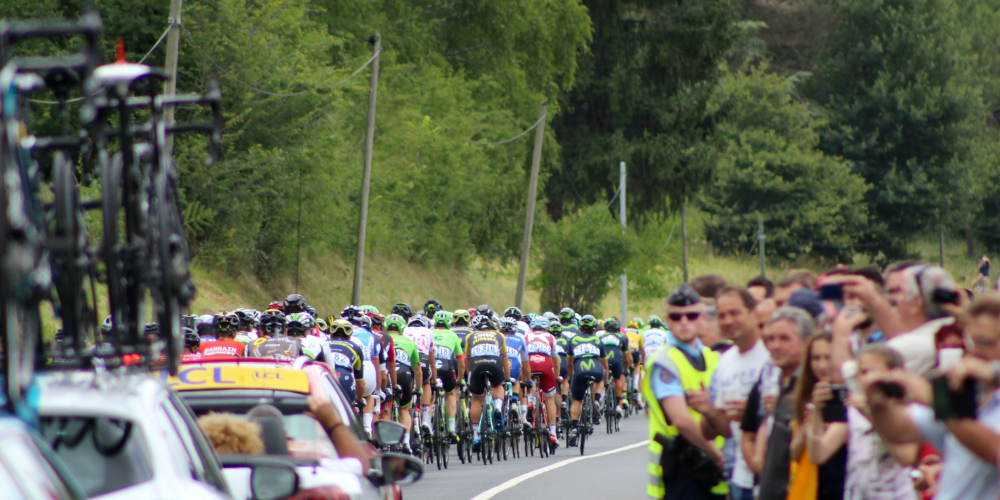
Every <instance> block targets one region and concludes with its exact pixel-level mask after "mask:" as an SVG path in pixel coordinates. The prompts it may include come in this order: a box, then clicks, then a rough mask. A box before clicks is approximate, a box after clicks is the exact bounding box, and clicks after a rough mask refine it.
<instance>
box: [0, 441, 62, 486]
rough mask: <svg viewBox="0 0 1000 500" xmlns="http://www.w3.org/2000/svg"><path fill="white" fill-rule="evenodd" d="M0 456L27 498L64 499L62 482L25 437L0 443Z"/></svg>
mask: <svg viewBox="0 0 1000 500" xmlns="http://www.w3.org/2000/svg"><path fill="white" fill-rule="evenodd" d="M0 455H2V456H3V460H4V462H5V463H6V464H7V466H8V467H10V469H11V473H12V475H14V476H15V477H17V479H18V482H19V483H20V484H21V487H23V488H24V492H25V494H27V495H28V497H29V498H66V497H68V496H69V494H68V493H67V491H66V489H65V488H63V486H62V481H61V480H60V479H59V476H57V475H56V473H55V471H54V470H52V467H50V466H49V464H48V462H47V461H46V460H45V459H44V458H43V457H42V455H41V452H40V451H39V450H38V448H37V447H36V446H35V444H34V443H32V442H31V441H29V440H28V438H27V437H26V436H15V437H13V438H10V439H5V440H4V441H3V442H2V443H0Z"/></svg>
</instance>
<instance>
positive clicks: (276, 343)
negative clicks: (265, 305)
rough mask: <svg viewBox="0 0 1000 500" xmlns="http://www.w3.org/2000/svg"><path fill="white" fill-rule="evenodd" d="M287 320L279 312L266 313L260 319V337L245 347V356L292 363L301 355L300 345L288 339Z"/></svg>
mask: <svg viewBox="0 0 1000 500" xmlns="http://www.w3.org/2000/svg"><path fill="white" fill-rule="evenodd" d="M287 328H288V320H287V319H286V318H285V315H284V314H282V313H281V312H279V311H277V310H274V311H267V312H265V313H264V315H263V316H261V317H260V337H258V338H257V340H254V341H253V343H251V344H250V345H249V346H247V356H250V357H255V358H272V357H273V358H275V359H283V360H289V361H294V360H295V358H297V357H299V354H301V353H302V346H301V345H300V343H299V342H298V341H297V340H295V339H293V338H291V337H289V336H288V334H287V332H288V329H287Z"/></svg>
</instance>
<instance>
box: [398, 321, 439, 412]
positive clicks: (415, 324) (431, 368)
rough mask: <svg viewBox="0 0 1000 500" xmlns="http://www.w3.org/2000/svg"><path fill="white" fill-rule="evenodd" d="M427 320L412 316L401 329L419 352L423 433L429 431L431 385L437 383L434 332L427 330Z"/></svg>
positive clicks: (431, 399) (431, 398)
mask: <svg viewBox="0 0 1000 500" xmlns="http://www.w3.org/2000/svg"><path fill="white" fill-rule="evenodd" d="M429 326H430V325H429V320H428V319H427V317H426V316H414V317H412V318H410V321H408V322H407V324H406V328H404V329H403V335H404V336H405V337H406V338H408V339H410V340H412V341H413V343H414V344H417V350H418V351H420V375H421V376H420V380H422V381H423V383H424V384H423V385H422V386H421V387H420V389H418V392H419V393H420V413H421V427H422V428H423V430H424V431H430V428H431V427H430V418H428V417H427V415H429V414H430V409H431V403H432V402H433V401H434V391H432V390H431V384H432V383H436V382H437V378H438V375H437V358H436V357H435V354H434V332H432V331H431V329H430V328H429Z"/></svg>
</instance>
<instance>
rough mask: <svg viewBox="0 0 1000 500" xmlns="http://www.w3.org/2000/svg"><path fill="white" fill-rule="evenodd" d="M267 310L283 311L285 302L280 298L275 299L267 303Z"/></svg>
mask: <svg viewBox="0 0 1000 500" xmlns="http://www.w3.org/2000/svg"><path fill="white" fill-rule="evenodd" d="M267 310H268V311H281V312H285V303H284V302H282V301H280V300H275V301H274V302H271V303H270V304H268V305H267Z"/></svg>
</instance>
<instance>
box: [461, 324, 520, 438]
mask: <svg viewBox="0 0 1000 500" xmlns="http://www.w3.org/2000/svg"><path fill="white" fill-rule="evenodd" d="M472 328H473V330H474V332H473V333H471V334H469V336H468V337H466V339H465V358H466V359H467V360H468V364H469V393H470V394H472V404H471V407H470V408H469V419H470V420H471V421H472V436H473V442H472V450H473V451H474V452H478V451H479V447H480V441H479V418H480V416H481V415H482V411H483V398H484V397H485V396H486V391H487V390H491V391H492V393H493V398H494V399H493V404H494V410H493V411H494V413H495V414H496V419H497V421H498V422H499V419H500V415H503V385H501V384H503V382H504V380H507V379H509V378H510V368H509V366H508V364H507V342H506V339H505V337H504V335H503V334H501V333H500V332H497V331H496V330H494V329H493V328H494V327H493V322H492V321H490V317H489V316H487V315H485V314H482V315H477V316H476V317H475V318H473V319H472ZM487 383H489V387H487Z"/></svg>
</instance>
